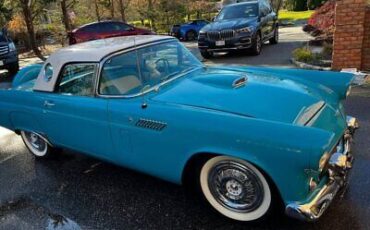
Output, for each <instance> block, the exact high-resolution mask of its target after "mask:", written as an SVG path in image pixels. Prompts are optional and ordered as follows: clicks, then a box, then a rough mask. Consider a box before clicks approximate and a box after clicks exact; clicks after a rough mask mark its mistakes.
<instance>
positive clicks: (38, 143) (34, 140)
mask: <svg viewBox="0 0 370 230" xmlns="http://www.w3.org/2000/svg"><path fill="white" fill-rule="evenodd" d="M25 136H26V138H27V141H28V142H29V143H30V144H31V146H32V148H33V149H35V150H36V151H38V152H43V151H45V149H46V148H47V144H46V142H45V141H44V140H43V139H42V138H41V137H40V136H39V135H37V134H35V133H31V132H25Z"/></svg>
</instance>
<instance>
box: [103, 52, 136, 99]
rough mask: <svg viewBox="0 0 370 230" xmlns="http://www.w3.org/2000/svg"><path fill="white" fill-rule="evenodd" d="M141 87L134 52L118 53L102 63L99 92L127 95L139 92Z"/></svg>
mask: <svg viewBox="0 0 370 230" xmlns="http://www.w3.org/2000/svg"><path fill="white" fill-rule="evenodd" d="M141 89H142V82H141V80H140V74H139V70H138V66H137V56H136V52H129V53H124V54H119V55H117V56H114V57H112V58H110V59H108V60H107V61H106V62H105V63H104V66H103V69H102V73H101V77H100V82H99V93H100V94H103V95H129V94H135V93H139V92H140V90H141Z"/></svg>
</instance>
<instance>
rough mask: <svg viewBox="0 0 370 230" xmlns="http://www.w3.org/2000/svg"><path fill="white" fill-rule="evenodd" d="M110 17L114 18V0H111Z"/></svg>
mask: <svg viewBox="0 0 370 230" xmlns="http://www.w3.org/2000/svg"><path fill="white" fill-rule="evenodd" d="M110 17H111V19H114V0H110Z"/></svg>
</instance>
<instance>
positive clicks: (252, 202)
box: [200, 156, 271, 221]
mask: <svg viewBox="0 0 370 230" xmlns="http://www.w3.org/2000/svg"><path fill="white" fill-rule="evenodd" d="M200 187H201V190H202V192H203V194H204V196H205V198H206V200H207V201H208V202H209V204H210V205H211V206H212V207H213V208H215V209H216V210H217V211H218V212H219V213H221V214H222V215H224V216H226V217H228V218H231V219H234V220H238V221H255V220H258V219H261V218H262V217H264V216H266V215H267V213H268V212H269V210H270V207H271V190H270V187H269V184H268V182H267V180H266V179H265V177H264V176H263V174H262V173H261V172H260V171H259V170H258V169H257V168H256V167H255V166H253V165H252V164H250V163H248V162H246V161H244V160H240V159H236V158H232V157H227V156H218V157H214V158H211V159H209V160H208V161H207V162H206V163H205V164H204V165H203V167H202V168H201V171H200Z"/></svg>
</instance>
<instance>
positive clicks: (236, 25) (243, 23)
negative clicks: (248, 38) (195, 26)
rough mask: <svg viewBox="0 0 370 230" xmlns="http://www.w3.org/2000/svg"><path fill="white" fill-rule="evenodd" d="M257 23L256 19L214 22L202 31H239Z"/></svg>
mask: <svg viewBox="0 0 370 230" xmlns="http://www.w3.org/2000/svg"><path fill="white" fill-rule="evenodd" d="M256 23H257V18H237V19H229V20H221V21H214V22H212V23H210V24H208V25H206V26H205V27H203V29H202V30H203V31H219V30H225V29H240V28H244V27H247V26H251V25H254V24H256Z"/></svg>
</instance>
